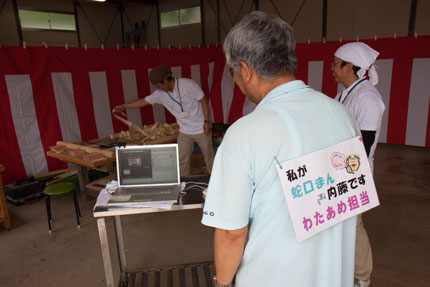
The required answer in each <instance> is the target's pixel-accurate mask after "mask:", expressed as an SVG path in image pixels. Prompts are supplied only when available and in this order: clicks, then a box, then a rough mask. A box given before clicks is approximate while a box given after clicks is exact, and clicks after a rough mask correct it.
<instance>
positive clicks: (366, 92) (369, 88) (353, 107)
mask: <svg viewBox="0 0 430 287" xmlns="http://www.w3.org/2000/svg"><path fill="white" fill-rule="evenodd" d="M335 99H336V100H337V101H339V102H341V103H342V104H343V105H344V106H345V107H346V108H347V110H348V111H349V112H350V113H351V114H352V116H353V117H354V119H355V121H356V122H357V124H358V126H359V127H360V130H362V131H376V135H375V142H374V143H373V145H372V147H371V148H370V153H369V164H370V166H371V168H372V170H373V157H374V154H375V150H376V146H377V144H378V140H379V134H380V133H381V123H382V116H383V115H384V110H385V105H384V102H383V101H382V97H381V95H380V94H379V92H378V90H377V89H376V88H375V87H374V86H373V85H372V84H371V83H370V82H369V81H368V80H357V81H356V82H354V83H353V84H352V85H351V86H349V87H348V88H347V89H345V90H343V91H342V92H341V93H339V94H338V95H337V96H336V98H335Z"/></svg>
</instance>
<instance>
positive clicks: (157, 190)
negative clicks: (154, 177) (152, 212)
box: [121, 187, 172, 195]
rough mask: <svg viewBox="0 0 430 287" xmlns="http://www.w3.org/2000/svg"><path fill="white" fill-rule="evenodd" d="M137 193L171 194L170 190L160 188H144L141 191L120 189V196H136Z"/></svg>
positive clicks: (136, 188)
mask: <svg viewBox="0 0 430 287" xmlns="http://www.w3.org/2000/svg"><path fill="white" fill-rule="evenodd" d="M138 192H142V194H145V195H149V194H169V193H171V192H172V189H170V188H169V189H166V188H160V187H145V188H144V189H142V188H141V187H127V188H124V189H121V194H136V193H138Z"/></svg>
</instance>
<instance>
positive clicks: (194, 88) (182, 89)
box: [145, 78, 204, 134]
mask: <svg viewBox="0 0 430 287" xmlns="http://www.w3.org/2000/svg"><path fill="white" fill-rule="evenodd" d="M203 97H204V93H203V91H202V89H201V88H200V87H199V85H198V84H197V83H196V82H194V81H193V80H191V79H186V78H176V79H175V86H174V88H173V91H171V92H170V91H169V92H166V91H162V90H155V91H154V92H153V93H152V94H151V95H149V96H147V97H145V100H146V101H147V102H148V103H150V104H151V105H153V104H162V105H163V106H164V107H165V108H166V109H167V110H168V111H169V112H170V113H171V114H172V115H173V116H174V117H175V118H176V122H177V123H178V125H179V131H180V132H182V133H185V134H200V133H203V121H204V115H203V109H202V104H201V103H200V100H201V99H202V98H203ZM182 112H186V113H187V114H188V117H186V118H183V117H181V116H180V115H181V113H182Z"/></svg>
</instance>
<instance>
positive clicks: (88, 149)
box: [57, 141, 115, 158]
mask: <svg viewBox="0 0 430 287" xmlns="http://www.w3.org/2000/svg"><path fill="white" fill-rule="evenodd" d="M57 145H62V146H65V147H67V148H68V149H82V150H84V151H86V152H87V153H92V152H99V153H102V154H103V155H105V156H106V157H110V158H115V151H114V150H113V149H108V150H103V149H98V148H93V147H88V146H83V145H80V144H74V143H67V142H62V141H58V142H57Z"/></svg>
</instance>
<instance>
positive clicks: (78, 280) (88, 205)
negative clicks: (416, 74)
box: [0, 144, 430, 287]
mask: <svg viewBox="0 0 430 287" xmlns="http://www.w3.org/2000/svg"><path fill="white" fill-rule="evenodd" d="M375 182H376V186H377V190H378V194H379V198H380V202H381V205H380V206H379V207H377V208H374V209H372V210H370V211H368V212H367V213H365V215H364V222H365V225H366V227H367V231H368V233H369V237H370V241H371V244H372V247H373V254H374V272H373V275H372V285H371V286H375V287H402V286H405V287H406V286H408V287H415V286H417V287H420V286H430V283H429V282H428V281H429V277H430V241H429V238H430V228H429V227H430V213H429V212H428V210H429V206H430V149H428V148H427V149H426V148H418V147H405V146H398V145H386V144H381V145H380V146H379V147H378V150H377V152H376V159H375ZM79 203H80V207H81V212H82V216H83V217H82V219H81V228H80V229H78V228H77V226H76V221H75V217H74V211H73V202H72V198H71V197H69V196H68V195H63V196H57V197H54V198H53V199H52V212H53V233H52V235H49V233H48V226H47V221H46V210H45V202H44V200H39V201H37V202H35V203H32V204H28V205H24V206H20V207H16V206H13V205H12V204H8V206H9V212H10V214H11V217H12V230H11V231H7V230H5V229H4V227H3V225H2V224H0V286H2V287H12V286H13V287H24V286H25V287H27V286H44V287H50V286H62V287H69V286H70V287H72V286H79V287H86V286H88V287H99V286H100V287H102V286H105V280H104V269H103V265H102V257H101V250H100V243H99V238H98V232H97V224H96V220H95V219H94V218H93V216H92V208H93V206H94V203H95V199H90V200H88V201H82V200H80V201H79ZM200 218H201V210H193V211H179V212H174V213H159V214H150V215H138V216H126V217H122V226H123V231H124V239H125V248H126V256H127V264H128V267H129V268H131V269H148V268H158V267H162V266H170V265H178V264H185V263H195V262H203V261H210V260H212V252H213V246H212V230H211V229H210V228H207V227H205V226H202V225H201V224H200ZM107 229H108V232H109V236H110V238H109V240H110V242H111V243H113V242H114V234H113V220H111V219H108V220H107ZM111 256H112V257H113V261H114V262H118V259H117V255H116V252H115V250H114V249H113V251H112V252H111ZM114 268H115V270H117V271H116V272H115V274H114V276H115V278H116V279H118V276H119V272H118V268H119V267H118V263H115V264H114ZM295 287H300V286H295Z"/></svg>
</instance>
